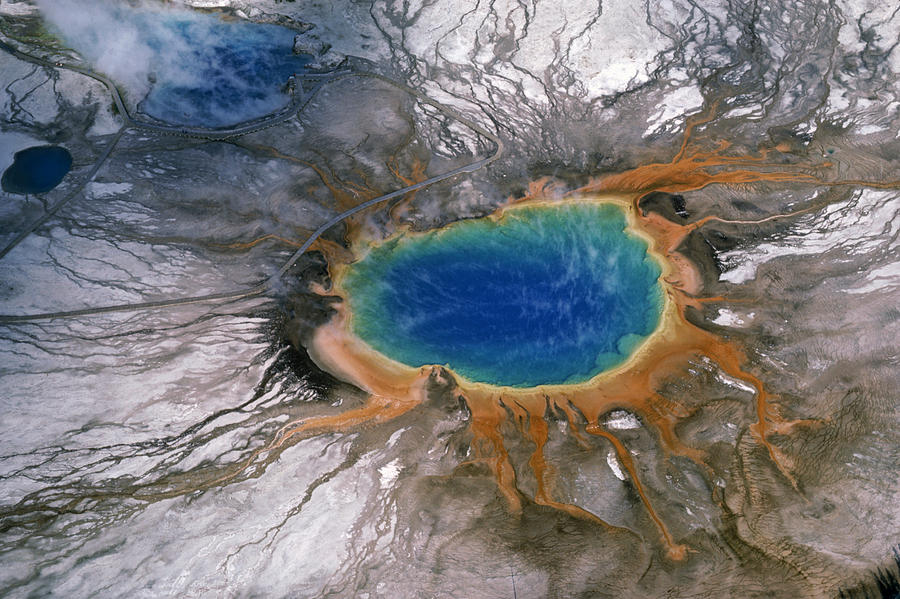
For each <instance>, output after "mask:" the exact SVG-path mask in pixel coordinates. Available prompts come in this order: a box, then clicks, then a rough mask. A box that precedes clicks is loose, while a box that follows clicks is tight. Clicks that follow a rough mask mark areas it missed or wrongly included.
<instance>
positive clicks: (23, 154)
mask: <svg viewBox="0 0 900 599" xmlns="http://www.w3.org/2000/svg"><path fill="white" fill-rule="evenodd" d="M71 168H72V155H71V154H70V153H69V151H68V150H67V149H65V148H63V147H61V146H35V147H33V148H26V149H24V150H22V151H20V152H16V155H15V158H14V161H13V163H12V164H11V165H10V167H9V168H8V169H6V171H5V172H4V173H3V178H2V179H0V186H2V187H3V191H5V192H7V193H20V194H30V193H47V192H48V191H50V190H51V189H53V188H54V187H56V186H57V185H59V184H60V182H61V181H62V180H63V177H65V176H66V173H68V172H69V170H70V169H71Z"/></svg>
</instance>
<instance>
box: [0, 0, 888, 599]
mask: <svg viewBox="0 0 900 599" xmlns="http://www.w3.org/2000/svg"><path fill="white" fill-rule="evenodd" d="M183 1H184V4H186V5H188V6H180V5H177V4H173V3H167V4H166V5H165V6H163V5H161V4H158V3H154V2H151V1H150V0H147V1H146V2H143V3H132V4H133V5H131V8H130V9H131V10H134V11H149V12H151V13H152V12H153V11H157V13H158V14H168V15H169V16H171V14H169V13H168V12H167V11H184V12H183V13H182V12H179V13H178V14H179V15H182V14H184V15H187V16H186V17H185V18H187V19H193V18H200V17H199V16H198V15H200V16H202V17H203V18H206V17H208V16H210V15H212V16H213V17H216V18H219V17H221V18H226V19H228V20H230V21H232V22H238V23H246V25H247V26H248V27H251V26H253V23H251V22H256V23H266V24H270V25H271V24H276V25H281V26H284V27H288V28H291V29H293V30H294V31H295V32H296V35H297V38H296V39H295V46H294V48H295V50H296V51H297V52H299V53H302V54H304V55H309V56H311V57H312V58H311V62H310V64H309V73H310V74H312V76H306V75H305V74H304V75H302V76H298V78H297V79H296V81H294V82H293V85H294V86H295V89H294V91H293V93H291V91H290V90H289V89H287V87H289V86H286V89H285V91H284V94H285V95H284V105H286V106H287V108H286V109H285V110H286V111H287V112H285V113H284V114H283V118H282V117H281V116H277V115H276V116H277V118H275V117H273V118H271V119H269V120H267V121H265V122H263V123H262V124H259V126H248V127H246V128H244V129H241V130H239V131H237V130H235V131H233V132H232V133H230V134H228V135H225V134H216V133H215V132H213V133H209V132H204V131H202V130H200V129H197V128H191V127H190V126H182V125H183V124H182V123H179V124H178V128H167V126H166V124H165V123H163V122H160V121H158V120H153V119H152V118H150V117H149V116H147V115H145V114H143V113H142V112H141V98H142V97H143V96H142V94H146V93H147V89H148V86H151V87H152V85H153V81H154V80H155V75H154V73H153V72H152V69H151V70H148V67H147V65H148V64H149V62H148V61H151V60H152V57H153V56H155V55H156V54H154V53H153V52H150V53H149V54H148V53H147V50H148V47H147V46H146V45H144V44H143V43H142V40H141V36H140V32H141V30H140V29H134V30H131V29H129V28H128V27H127V26H126V25H125V24H119V25H117V24H116V20H115V19H112V20H111V19H110V17H109V15H110V11H111V10H112V8H111V0H110V2H106V1H104V0H59V1H58V2H57V1H54V0H18V1H13V0H0V41H2V42H3V47H2V48H0V49H2V50H3V51H2V52H0V85H2V87H0V89H2V92H0V102H2V121H0V129H2V131H0V169H6V168H7V167H8V166H9V164H11V163H12V160H13V154H14V153H15V152H17V151H19V150H21V149H24V148H27V147H31V146H39V145H47V144H54V145H60V146H63V147H65V148H66V149H67V150H69V151H70V152H71V154H72V156H73V159H74V163H73V167H72V171H71V172H70V173H69V174H68V175H67V176H66V178H65V179H64V180H63V182H62V183H61V184H60V186H59V187H57V188H55V189H53V190H52V191H50V192H48V193H46V194H39V195H35V196H23V195H16V194H8V193H4V194H2V196H0V245H2V246H3V247H4V248H5V249H4V250H3V254H2V259H0V313H2V316H0V377H2V383H0V388H2V392H0V595H2V596H4V597H45V596H55V597H119V596H121V597H160V596H171V597H175V596H177V597H230V596H233V597H250V596H260V597H263V596H264V597H368V598H375V597H386V598H387V597H392V598H393V597H416V598H418V597H423V598H424V597H440V598H450V597H453V598H462V597H472V598H476V597H477V598H489V597H497V598H501V597H504V598H505V597H513V598H517V599H523V598H530V597H584V598H594V597H598V598H599V597H635V598H637V597H790V598H798V599H799V598H806V597H810V598H818V597H837V596H840V594H841V593H844V594H845V595H849V596H859V597H866V596H872V597H880V596H881V594H876V593H880V591H878V583H877V578H876V574H877V573H878V572H879V569H881V575H882V576H883V577H887V578H884V580H886V581H887V582H885V583H884V584H882V586H883V587H885V586H890V584H891V583H890V577H891V575H892V573H895V572H896V570H895V569H894V570H892V569H891V568H893V567H894V565H895V561H894V558H893V556H892V547H894V546H896V545H897V543H898V542H900V507H898V506H900V476H898V471H900V467H898V464H900V397H898V391H897V390H898V389H900V308H898V306H900V259H898V258H900V257H898V252H900V243H898V233H900V82H898V81H900V80H898V78H900V8H898V7H897V6H896V5H895V3H892V2H884V1H876V0H834V1H833V2H825V1H824V0H795V1H790V2H788V1H787V0H766V1H759V2H731V1H727V0H708V1H702V2H693V1H691V0H687V1H683V0H664V1H662V2H647V1H645V2H642V1H640V0H608V1H604V2H600V1H598V2H590V1H585V0H557V1H552V2H551V1H549V0H531V1H511V0H510V1H505V0H467V1H456V0H423V1H418V0H410V1H405V2H388V1H385V0H353V1H351V0H334V1H328V2H326V1H309V2H307V1H303V2H291V1H285V2H280V1H277V0H258V1H251V0H183ZM35 2H36V3H35ZM73 24H77V25H78V26H77V27H74V26H73ZM132 31H133V32H135V34H134V35H131V34H130V33H129V32H132ZM85 32H87V33H85ZM198 43H200V41H198ZM157 50H158V49H157ZM286 51H287V52H290V51H291V49H290V48H287V50H286ZM159 52H162V50H159ZM160 55H162V54H160ZM81 56H84V57H85V59H84V60H82V59H81V58H80V57H81ZM166 56H169V57H170V59H169V63H167V64H163V65H160V68H176V67H177V68H178V69H181V71H178V72H182V71H183V72H190V71H191V67H192V65H191V64H177V65H173V64H171V62H172V61H176V62H177V60H178V58H177V57H178V56H188V57H194V58H191V59H192V60H197V58H196V57H197V56H204V54H203V53H202V52H198V53H182V54H179V53H177V52H170V53H169V54H166ZM87 57H90V60H92V61H94V62H95V63H96V64H94V65H93V67H92V65H91V64H90V63H88V62H87ZM173 57H174V58H173ZM209 59H210V60H215V57H214V56H212V57H209ZM185 60H188V59H185ZM73 67H75V68H73ZM78 68H81V69H82V70H81V71H79V70H78ZM92 68H96V70H97V71H98V72H101V73H105V74H106V75H108V76H109V77H111V78H112V79H114V80H115V81H116V82H117V85H118V86H119V90H120V92H121V94H122V96H123V105H121V106H120V105H118V104H117V103H115V102H114V97H113V95H112V94H111V92H110V90H109V89H108V88H107V87H106V86H105V85H104V84H103V83H102V82H101V81H99V80H98V79H96V78H93V77H92V76H91V74H92V71H91V70H90V69H92ZM329 73H330V74H329ZM286 83H287V82H286ZM239 109H240V107H239V105H238V108H236V109H235V110H237V111H238V112H239ZM237 116H238V117H239V116H240V115H239V114H238V115H237ZM254 116H256V115H254ZM236 120H240V118H238V119H236ZM142 123H151V124H152V125H153V126H145V125H142ZM154 127H155V128H154ZM220 133H221V132H220ZM454 169H458V170H454ZM446 173H451V174H452V176H449V177H446V178H444V177H441V175H444V174H446ZM432 177H436V178H437V180H436V181H434V182H429V179H430V178H432ZM420 182H426V183H429V184H428V185H422V186H418V187H415V188H413V189H410V190H408V192H406V193H401V194H398V195H397V197H393V198H389V199H387V200H385V201H384V202H379V203H376V204H375V205H373V206H372V207H371V208H367V209H366V210H363V211H360V212H359V213H357V214H355V215H353V216H352V217H350V218H348V219H345V220H342V221H341V222H340V223H338V224H336V225H335V226H333V227H330V228H329V229H328V230H327V231H326V232H325V233H324V234H323V235H322V237H320V238H319V239H318V240H317V241H316V242H315V243H314V244H313V245H312V247H311V248H309V249H308V251H304V252H299V253H296V254H295V252H296V251H297V249H298V248H299V247H300V246H301V244H303V242H304V241H305V240H306V239H307V238H308V237H309V236H310V235H311V234H312V233H313V232H314V231H315V230H316V229H317V228H319V227H320V225H322V224H323V223H326V222H327V221H328V220H329V219H331V218H333V217H335V216H336V215H338V214H339V213H341V212H342V211H344V210H349V209H352V208H353V207H354V206H357V205H359V204H361V203H362V202H364V201H367V200H373V199H377V198H379V197H380V196H382V195H384V194H388V193H390V192H393V191H395V190H399V189H403V188H407V187H409V186H413V185H415V184H416V183H420ZM591 194H607V195H614V196H616V197H618V198H625V199H626V200H627V202H629V203H630V205H631V206H632V209H633V210H634V215H635V216H634V218H635V219H636V222H637V223H638V224H640V225H641V226H642V227H643V228H644V230H645V232H646V233H647V234H648V235H650V236H651V237H653V238H654V239H655V240H656V243H657V250H658V251H659V252H660V253H661V254H663V255H665V256H666V257H667V259H668V260H669V261H670V263H671V269H670V270H669V272H668V278H667V280H666V283H665V284H666V286H667V287H666V289H667V293H668V294H669V297H670V298H671V303H670V310H671V319H672V323H674V324H673V325H672V328H671V329H670V331H671V332H672V334H671V335H669V336H668V337H665V338H663V337H660V340H659V342H658V344H657V345H656V346H654V348H655V349H654V352H655V353H653V354H652V355H651V354H648V355H647V356H645V358H642V359H643V362H637V363H636V364H637V366H640V368H638V369H636V370H631V371H629V372H626V373H625V374H623V375H622V376H621V377H620V378H618V379H616V381H617V382H613V383H610V384H609V385H608V386H605V387H602V389H600V390H599V391H597V390H596V389H595V390H593V391H591V392H588V391H583V392H582V391H578V392H574V391H573V392H572V393H570V394H567V393H565V392H559V391H558V390H555V391H553V392H552V393H551V392H535V393H532V394H530V395H528V394H525V395H523V394H504V393H492V392H489V391H485V390H483V389H482V390H473V389H466V388H465V386H464V385H463V386H460V385H458V384H457V381H455V380H454V377H453V373H452V372H449V371H447V370H445V369H442V368H434V369H429V370H427V371H426V372H423V373H422V374H421V376H419V377H418V378H416V379H415V380H407V378H408V377H405V375H404V376H401V375H399V374H398V375H397V376H396V377H392V376H390V373H388V374H387V375H385V373H384V372H381V373H380V374H379V375H378V376H375V375H372V373H371V372H369V371H365V372H364V371H363V369H359V368H356V363H355V362H352V360H353V359H355V358H354V356H353V355H352V352H350V351H349V350H347V351H343V349H346V348H345V346H340V347H338V346H337V345H335V343H337V341H345V340H344V339H343V338H342V337H340V335H337V334H336V333H335V336H332V337H328V336H327V335H328V334H332V333H334V331H333V329H334V327H335V326H336V325H335V322H337V321H338V320H339V319H340V318H341V314H343V313H344V312H345V310H344V308H343V304H344V303H345V302H342V301H341V297H340V295H339V294H337V293H336V291H335V289H334V288H333V287H332V285H331V283H332V281H331V273H332V271H333V270H334V269H335V268H337V267H338V266H339V265H340V264H346V263H348V262H352V261H353V260H354V259H356V258H357V257H358V255H359V252H360V251H362V250H361V249H360V248H362V247H364V245H365V244H366V243H377V242H378V240H381V239H385V238H388V237H390V236H391V235H394V234H396V233H397V232H399V231H404V230H408V231H424V230H428V229H433V228H437V227H441V226H443V225H446V224H448V223H451V222H454V221H457V220H460V219H464V218H475V217H483V216H486V215H489V214H491V213H493V212H495V211H496V210H497V209H499V208H501V207H503V206H507V205H510V204H512V203H515V202H518V201H532V200H533V201H547V202H564V201H566V199H567V198H573V197H584V196H588V195H591ZM35 225H36V226H35ZM25 233H27V234H25ZM208 296H213V297H208ZM184 298H201V299H200V300H198V301H190V302H187V301H181V300H182V299H184ZM169 300H175V301H169ZM335 340H337V341H335ZM329 341H332V342H333V343H332V344H331V345H329ZM323 343H324V345H323ZM323 347H324V350H323ZM342 360H344V361H342ZM885 596H889V595H885Z"/></svg>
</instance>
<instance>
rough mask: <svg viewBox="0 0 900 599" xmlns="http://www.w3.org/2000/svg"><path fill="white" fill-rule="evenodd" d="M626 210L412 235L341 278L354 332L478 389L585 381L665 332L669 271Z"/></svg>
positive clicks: (384, 245)
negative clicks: (445, 370)
mask: <svg viewBox="0 0 900 599" xmlns="http://www.w3.org/2000/svg"><path fill="white" fill-rule="evenodd" d="M648 250H649V247H648V243H647V241H646V240H645V239H644V238H643V237H641V236H639V235H637V234H635V233H633V232H632V231H631V230H630V229H629V228H628V223H627V219H626V212H625V210H624V209H623V206H620V205H619V203H616V202H611V201H602V200H578V201H568V202H565V203H548V202H540V203H532V204H523V205H518V206H513V207H509V208H506V209H504V210H502V211H500V212H498V213H496V214H494V215H491V216H489V217H485V218H480V219H472V220H464V221H457V222H454V223H451V224H450V225H447V226H446V227H443V228H441V229H437V230H432V231H427V232H424V233H404V234H399V235H397V236H394V237H392V238H390V239H388V240H386V241H384V242H381V243H378V244H373V245H371V246H370V247H368V248H367V249H366V251H365V252H364V254H363V255H362V256H361V258H360V259H359V260H357V261H356V262H354V263H352V264H349V265H346V266H345V267H343V268H339V269H337V271H336V272H335V283H336V285H337V288H338V290H339V292H340V293H341V295H343V296H344V297H345V298H346V300H347V305H348V308H349V315H350V318H349V329H350V331H351V333H352V334H353V335H354V336H356V337H358V338H359V339H361V340H362V341H363V342H364V343H365V344H366V345H368V346H369V347H370V348H371V349H373V350H374V351H375V352H377V353H378V354H381V355H382V356H384V357H386V358H388V359H389V360H391V361H394V362H397V363H400V364H404V365H407V366H409V367H420V366H424V365H429V364H437V365H443V366H446V367H448V368H449V369H451V370H452V371H453V372H455V373H456V374H457V375H459V376H461V377H462V378H463V379H465V380H466V381H467V382H470V383H478V384H483V385H489V386H499V387H517V388H530V387H536V386H546V385H568V384H578V383H584V382H586V381H589V380H591V379H592V378H594V377H596V376H598V375H601V374H605V373H607V372H608V371H610V370H611V369H614V368H616V367H617V366H619V365H621V364H622V363H623V362H625V361H626V360H627V359H628V358H629V356H630V355H632V354H633V353H634V351H635V350H636V348H637V347H638V346H640V345H641V343H642V342H643V341H644V340H645V339H647V337H648V336H650V335H651V334H652V333H653V331H654V330H656V328H657V327H658V325H659V323H660V318H661V315H662V312H663V305H664V294H663V291H662V287H661V285H660V277H661V274H662V272H663V268H662V264H661V262H660V261H659V260H658V259H657V258H655V257H654V256H653V255H652V254H651V253H649V252H648Z"/></svg>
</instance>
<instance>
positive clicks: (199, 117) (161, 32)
mask: <svg viewBox="0 0 900 599" xmlns="http://www.w3.org/2000/svg"><path fill="white" fill-rule="evenodd" d="M138 18H139V21H143V20H150V19H155V20H156V22H154V23H152V24H151V23H149V22H148V23H145V24H144V26H143V27H142V29H143V30H144V35H145V36H146V42H147V44H148V45H149V47H150V48H151V49H152V50H153V52H154V56H155V58H154V61H155V65H154V67H155V68H154V76H155V78H156V82H155V83H154V85H153V87H152V88H151V90H150V93H149V94H148V95H147V97H146V98H145V99H144V101H143V102H142V103H141V105H140V107H141V110H142V111H144V112H146V113H147V114H149V115H151V116H154V117H156V118H158V119H161V120H164V121H167V122H170V123H175V124H179V125H200V126H206V127H220V126H225V125H232V124H235V123H238V122H240V121H245V120H248V119H252V118H256V117H260V116H263V115H265V114H267V113H270V112H273V111H276V110H278V109H279V108H281V107H282V106H284V105H286V104H287V103H288V102H289V101H290V96H289V95H287V94H285V93H284V91H283V89H284V87H285V85H286V83H287V81H288V79H289V77H290V76H291V75H292V74H294V73H298V72H300V71H302V69H303V67H304V66H305V65H306V64H308V63H309V61H310V60H311V57H309V56H297V55H295V54H293V52H292V48H293V39H294V32H293V31H291V30H290V29H286V28H284V27H278V26H274V25H258V24H254V23H238V22H226V21H223V20H221V19H219V18H217V17H214V16H211V15H196V14H188V15H185V14H183V13H180V12H174V11H173V12H171V13H139V15H138ZM176 49H177V52H176V51H175V50H176Z"/></svg>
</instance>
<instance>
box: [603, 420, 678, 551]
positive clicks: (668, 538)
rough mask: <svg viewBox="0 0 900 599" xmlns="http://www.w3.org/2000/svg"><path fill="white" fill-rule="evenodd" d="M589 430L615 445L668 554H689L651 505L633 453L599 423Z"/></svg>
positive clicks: (617, 453)
mask: <svg viewBox="0 0 900 599" xmlns="http://www.w3.org/2000/svg"><path fill="white" fill-rule="evenodd" d="M587 431H588V432H589V433H591V434H592V435H597V436H599V437H603V438H604V439H606V440H607V441H609V442H610V443H612V445H613V447H614V448H615V450H616V455H617V456H618V457H619V461H620V462H622V465H623V466H624V467H625V470H627V471H628V475H629V476H630V477H631V481H632V483H633V484H634V488H635V490H636V491H637V492H638V495H640V497H641V501H643V502H644V506H645V507H646V508H647V513H648V514H650V517H651V518H652V519H653V521H654V522H655V523H656V526H657V528H659V530H660V532H661V533H662V536H663V540H664V541H665V543H666V546H667V547H668V555H669V557H670V558H672V559H673V560H682V559H684V557H685V555H686V554H687V550H688V548H687V546H685V545H681V544H679V543H676V542H675V539H673V538H672V535H671V534H669V530H668V529H667V528H666V525H665V524H664V523H663V521H662V519H661V518H660V517H659V516H658V515H657V514H656V511H654V509H653V507H652V506H651V505H650V500H649V499H647V494H646V493H645V492H644V487H643V486H642V485H641V481H640V479H639V478H638V475H637V470H635V467H634V461H633V460H632V459H631V454H630V453H628V450H627V449H625V446H624V445H622V442H621V441H619V440H618V439H617V438H616V437H615V436H614V435H613V434H611V433H609V432H607V431H605V430H603V429H602V428H600V427H599V426H597V425H589V426H588V427H587Z"/></svg>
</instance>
